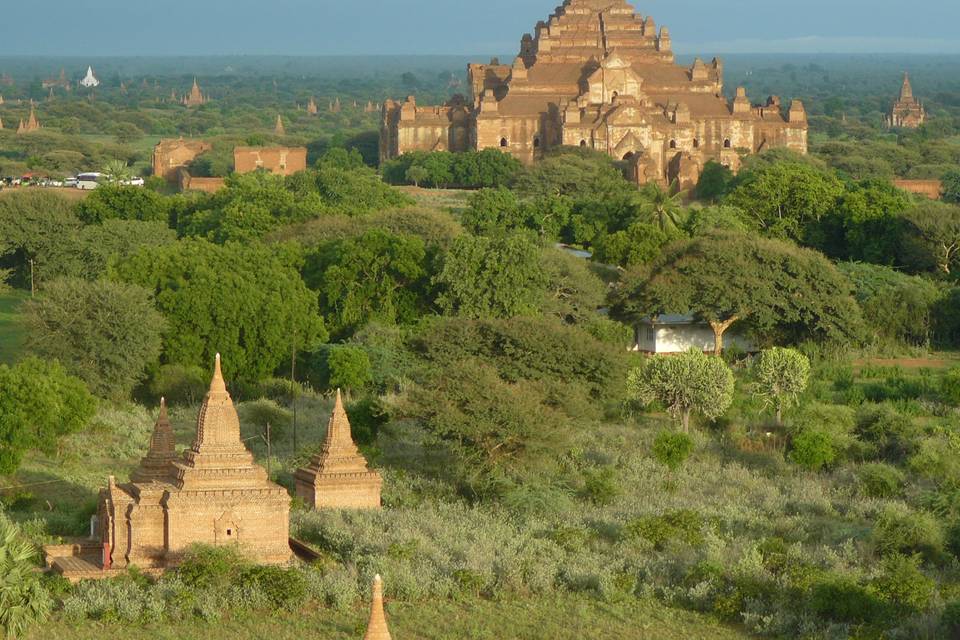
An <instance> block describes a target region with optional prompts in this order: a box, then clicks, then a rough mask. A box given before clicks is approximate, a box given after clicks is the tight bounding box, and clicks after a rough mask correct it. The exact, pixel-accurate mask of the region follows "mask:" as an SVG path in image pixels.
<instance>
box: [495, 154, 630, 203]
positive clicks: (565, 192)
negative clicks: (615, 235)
mask: <svg viewBox="0 0 960 640" xmlns="http://www.w3.org/2000/svg"><path fill="white" fill-rule="evenodd" d="M514 188H515V189H516V190H517V191H518V192H519V193H520V194H521V195H524V196H572V197H574V198H578V197H580V196H588V197H590V198H591V199H596V200H605V199H607V198H608V197H611V196H617V195H622V194H626V193H630V194H634V193H636V190H637V188H636V185H633V184H631V183H630V182H628V181H627V180H626V179H625V178H624V177H623V172H622V171H621V170H620V169H619V168H618V167H617V165H616V164H615V163H614V161H613V160H612V159H611V158H610V156H608V155H607V154H605V153H601V152H599V151H594V150H592V149H587V148H580V147H560V148H557V149H553V150H551V151H549V152H548V153H547V154H546V156H545V157H544V158H543V160H541V161H540V162H537V163H536V164H534V165H531V166H529V167H527V168H526V169H525V170H524V171H522V172H521V173H520V174H519V175H518V176H517V179H516V181H515V183H514Z"/></svg>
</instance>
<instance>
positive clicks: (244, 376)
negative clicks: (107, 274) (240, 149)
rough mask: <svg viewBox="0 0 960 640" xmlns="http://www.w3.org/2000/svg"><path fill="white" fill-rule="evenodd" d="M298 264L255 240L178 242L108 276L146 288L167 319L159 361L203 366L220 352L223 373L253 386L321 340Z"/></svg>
mask: <svg viewBox="0 0 960 640" xmlns="http://www.w3.org/2000/svg"><path fill="white" fill-rule="evenodd" d="M298 267H299V265H298V264H296V263H295V260H294V259H293V258H292V257H291V256H290V255H287V254H285V253H283V252H282V251H280V250H278V249H276V248H268V247H265V246H263V245H260V244H258V243H251V244H249V245H239V244H235V243H228V244H226V245H222V246H221V245H215V244H212V243H210V242H207V241H205V240H183V241H181V242H178V243H176V244H174V245H167V246H162V247H156V248H151V249H143V250H141V251H140V252H138V253H137V254H136V255H134V256H132V257H131V258H129V259H127V260H124V261H123V262H121V263H119V264H118V265H117V266H116V267H115V268H114V270H113V277H114V278H115V279H117V280H120V281H123V282H129V283H131V284H137V285H140V286H142V287H146V288H147V289H149V290H150V291H151V292H152V293H153V294H154V299H155V301H156V306H157V308H158V309H159V310H160V311H161V312H162V313H163V315H164V316H165V317H166V318H167V330H166V332H165V334H164V355H163V361H164V362H166V363H170V364H182V365H188V366H198V367H203V368H205V369H207V368H209V367H210V365H211V363H212V362H213V359H214V356H215V354H216V353H218V352H219V353H221V354H223V358H224V362H223V367H224V371H225V373H226V374H227V375H228V376H230V377H232V378H234V379H239V380H243V381H257V380H260V379H262V378H264V377H266V376H268V375H270V374H271V373H273V372H274V371H275V370H276V369H277V368H278V366H279V365H280V364H281V363H282V362H286V361H288V360H289V358H290V352H291V349H301V350H302V349H309V348H312V347H313V346H314V345H315V344H316V343H317V342H324V341H326V339H327V332H326V329H325V328H324V324H323V320H322V318H321V317H320V315H319V312H318V308H317V298H316V295H315V294H314V293H313V292H311V291H310V290H309V289H308V288H307V286H306V285H305V284H304V282H303V280H302V279H301V278H300V274H299V273H298V271H297V269H298Z"/></svg>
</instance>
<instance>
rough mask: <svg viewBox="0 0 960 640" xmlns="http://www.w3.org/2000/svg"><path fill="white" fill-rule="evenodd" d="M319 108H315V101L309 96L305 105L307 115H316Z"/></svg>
mask: <svg viewBox="0 0 960 640" xmlns="http://www.w3.org/2000/svg"><path fill="white" fill-rule="evenodd" d="M318 111H319V108H318V107H317V101H316V100H315V99H314V98H313V97H312V96H311V97H310V102H308V103H307V113H309V114H310V115H312V116H315V115H317V112H318Z"/></svg>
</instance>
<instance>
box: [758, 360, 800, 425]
mask: <svg viewBox="0 0 960 640" xmlns="http://www.w3.org/2000/svg"><path fill="white" fill-rule="evenodd" d="M754 374H755V376H756V387H755V393H756V395H757V396H759V397H760V398H761V399H763V400H764V401H765V402H766V403H768V404H769V405H772V406H773V408H774V410H775V411H776V416H777V424H778V425H779V424H783V411H784V409H787V408H789V407H790V406H791V405H794V404H796V403H797V401H798V400H799V398H800V394H802V393H803V392H804V391H805V390H806V388H807V384H808V383H809V381H810V360H809V359H808V358H807V356H805V355H803V354H802V353H800V352H799V351H797V350H795V349H782V348H779V347H773V348H771V349H766V350H764V351H763V353H761V354H760V358H759V359H758V360H757V362H756V365H755V371H754Z"/></svg>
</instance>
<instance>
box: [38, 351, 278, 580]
mask: <svg viewBox="0 0 960 640" xmlns="http://www.w3.org/2000/svg"><path fill="white" fill-rule="evenodd" d="M131 478H132V481H131V482H130V483H128V484H118V483H117V482H116V481H115V480H114V478H113V477H112V476H111V477H110V480H109V482H108V484H107V488H106V489H104V490H102V491H101V492H100V504H99V508H98V517H97V520H98V522H99V535H100V542H101V544H102V557H101V558H100V559H99V562H98V563H97V565H98V566H97V568H98V570H99V571H102V572H104V573H105V572H107V571H108V570H110V569H123V568H127V567H131V566H137V567H140V568H142V569H147V570H162V569H166V568H169V567H173V566H176V565H177V564H179V562H180V561H181V560H182V558H183V555H184V553H185V552H186V551H187V550H188V548H189V547H190V546H191V545H194V544H198V543H199V544H208V545H237V546H239V547H241V548H242V550H243V552H244V553H245V554H246V555H248V556H249V557H250V558H251V559H253V560H256V561H257V562H261V563H268V564H281V563H285V562H288V561H289V560H290V559H291V552H290V546H289V515H290V496H289V495H288V494H287V492H286V490H285V489H284V488H283V487H281V486H279V485H277V484H274V483H273V482H270V480H269V479H268V478H267V472H266V471H265V470H264V469H263V467H261V466H259V465H257V464H256V463H255V462H254V460H253V455H252V454H251V453H250V452H249V451H248V450H247V448H246V447H245V446H244V444H243V441H242V440H241V437H240V420H239V417H238V416H237V410H236V408H235V407H234V405H233V400H232V399H231V397H230V394H229V393H228V392H227V387H226V384H225V382H224V380H223V375H222V373H221V369H220V356H217V361H216V366H215V369H214V374H213V380H212V381H211V383H210V391H209V392H208V393H207V395H206V398H205V399H204V402H203V406H202V407H201V408H200V413H199V415H198V417H197V432H196V438H195V440H194V442H193V445H192V446H191V448H190V449H189V450H187V451H186V452H184V454H183V455H182V456H180V457H177V456H176V455H175V453H174V441H173V431H172V429H171V428H170V422H169V420H168V419H167V414H166V407H165V405H163V404H162V405H161V409H160V417H159V418H158V420H157V424H156V427H155V428H154V432H153V436H152V438H151V439H150V449H149V451H148V453H147V455H146V457H144V459H143V460H142V461H141V463H140V466H139V467H138V468H137V469H136V470H135V471H134V472H133V474H131ZM52 565H53V567H54V569H55V570H58V571H60V572H61V573H63V574H64V575H66V576H67V577H68V578H71V577H77V576H80V577H84V578H87V577H101V576H100V575H97V574H96V573H93V572H91V571H90V569H91V567H90V565H89V564H86V565H84V564H83V563H80V562H79V561H78V560H77V559H76V558H59V559H56V560H54V561H53V563H52ZM74 574H75V575H74Z"/></svg>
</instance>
